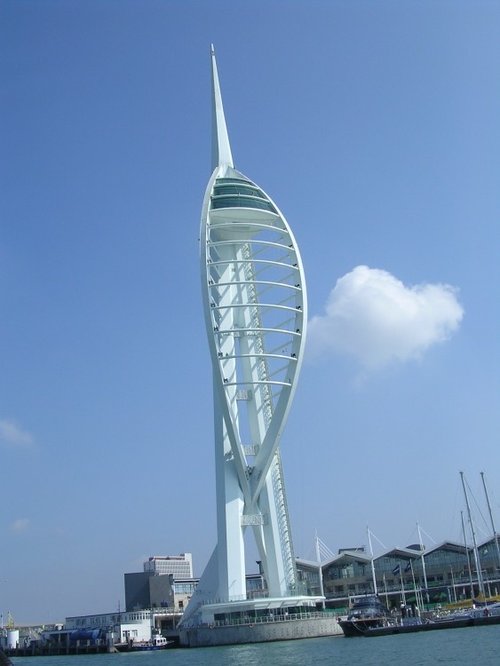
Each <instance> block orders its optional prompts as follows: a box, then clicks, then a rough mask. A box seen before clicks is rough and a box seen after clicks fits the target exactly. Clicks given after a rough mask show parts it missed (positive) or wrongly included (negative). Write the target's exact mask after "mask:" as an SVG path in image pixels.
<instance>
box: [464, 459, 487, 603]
mask: <svg viewBox="0 0 500 666" xmlns="http://www.w3.org/2000/svg"><path fill="white" fill-rule="evenodd" d="M460 478H461V479H462V487H463V489H464V495H465V505H466V507H467V515H468V516H469V524H470V531H471V534H472V544H473V547H474V561H475V563H476V571H477V585H478V588H479V594H482V595H483V596H484V584H483V574H482V571H481V561H480V559H479V551H478V549H477V541H476V533H475V531H474V523H473V522H472V516H471V512H470V505H469V497H468V495H467V489H466V488H465V480H464V473H463V472H460Z"/></svg>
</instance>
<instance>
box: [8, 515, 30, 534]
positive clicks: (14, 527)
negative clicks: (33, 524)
mask: <svg viewBox="0 0 500 666" xmlns="http://www.w3.org/2000/svg"><path fill="white" fill-rule="evenodd" d="M29 526H30V521H29V520H28V519H27V518H18V519H17V520H15V521H14V522H13V523H11V526H10V530H11V532H15V533H16V534H20V533H21V532H26V530H27V529H28V528H29Z"/></svg>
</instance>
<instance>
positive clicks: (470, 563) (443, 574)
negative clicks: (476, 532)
mask: <svg viewBox="0 0 500 666" xmlns="http://www.w3.org/2000/svg"><path fill="white" fill-rule="evenodd" d="M478 551H479V561H480V565H481V574H482V579H483V582H484V587H485V592H486V595H487V596H496V595H498V594H500V556H499V552H498V549H497V547H496V541H495V539H494V538H490V539H487V540H486V541H485V542H483V543H482V544H480V545H479V547H478ZM297 569H298V574H299V578H300V579H301V580H302V581H303V582H304V583H305V584H306V586H307V589H308V591H310V592H312V593H313V592H315V591H316V590H318V589H320V582H319V576H320V567H319V565H318V564H317V563H316V562H307V561H304V560H297ZM373 571H374V572H375V581H376V591H377V592H378V594H379V595H380V596H381V597H382V598H385V601H386V603H387V605H388V606H396V607H399V605H400V604H401V603H402V602H403V603H410V604H411V603H418V604H420V605H422V604H436V603H453V602H458V601H463V600H465V599H471V598H474V597H475V596H477V595H478V594H479V583H478V574H477V568H476V565H475V560H474V556H473V552H472V549H471V548H468V547H467V548H466V547H465V546H464V545H463V544H459V543H455V542H452V541H444V542H442V543H440V544H438V545H436V546H433V547H432V548H429V549H427V550H423V551H422V550H421V549H420V546H419V545H416V544H415V545H411V546H409V547H407V548H392V549H390V550H387V551H386V552H384V553H382V554H381V555H379V556H378V557H375V558H374V559H373V570H372V558H371V556H370V555H369V554H368V553H367V552H365V551H364V550H363V549H359V548H358V549H356V550H348V549H342V550H341V551H339V553H338V554H337V555H336V556H334V557H333V558H330V559H329V560H327V561H324V562H322V563H321V575H322V579H323V589H324V593H325V597H326V605H327V607H329V608H336V609H339V610H340V609H344V608H345V607H347V606H348V605H349V603H350V601H351V599H352V598H353V597H356V596H361V595H364V594H373V593H374V592H375V587H374V583H373Z"/></svg>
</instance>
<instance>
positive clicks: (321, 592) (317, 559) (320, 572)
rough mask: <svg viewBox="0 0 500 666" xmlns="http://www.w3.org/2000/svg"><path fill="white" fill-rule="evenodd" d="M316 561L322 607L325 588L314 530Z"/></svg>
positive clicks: (317, 540) (317, 539)
mask: <svg viewBox="0 0 500 666" xmlns="http://www.w3.org/2000/svg"><path fill="white" fill-rule="evenodd" d="M315 542H316V561H317V562H318V576H319V593H320V595H321V596H322V597H323V601H322V602H321V606H322V607H323V609H324V608H325V590H324V587H323V567H322V566H321V553H320V550H319V537H318V532H316V538H315Z"/></svg>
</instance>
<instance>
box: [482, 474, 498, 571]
mask: <svg viewBox="0 0 500 666" xmlns="http://www.w3.org/2000/svg"><path fill="white" fill-rule="evenodd" d="M481 480H482V482H483V488H484V494H485V495H486V504H487V505H488V513H489V514H490V522H491V529H492V530H493V538H494V539H495V547H496V549H497V557H498V564H499V565H500V546H499V545H498V534H497V531H496V529H495V523H494V522H493V513H492V511H491V504H490V497H489V495H488V489H487V488H486V481H485V480H484V472H481Z"/></svg>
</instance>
